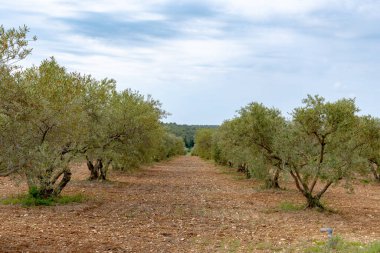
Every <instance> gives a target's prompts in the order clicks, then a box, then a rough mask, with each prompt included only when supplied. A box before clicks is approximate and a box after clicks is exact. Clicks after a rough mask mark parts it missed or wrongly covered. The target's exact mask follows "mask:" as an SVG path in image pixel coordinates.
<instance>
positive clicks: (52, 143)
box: [0, 58, 86, 195]
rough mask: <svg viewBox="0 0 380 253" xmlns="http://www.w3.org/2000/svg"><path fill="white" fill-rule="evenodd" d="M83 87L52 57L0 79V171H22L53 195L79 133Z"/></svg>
mask: <svg viewBox="0 0 380 253" xmlns="http://www.w3.org/2000/svg"><path fill="white" fill-rule="evenodd" d="M83 90H84V89H83V84H82V82H81V79H80V78H79V77H78V76H77V75H76V74H74V73H68V72H67V71H66V69H65V68H63V67H61V66H59V65H58V64H57V62H56V61H55V60H54V58H52V59H50V60H45V61H43V62H42V63H41V65H40V66H39V67H32V68H29V69H26V70H24V71H19V72H17V73H16V74H14V76H13V78H9V79H8V80H7V81H4V82H2V83H1V86H0V101H1V102H0V115H1V117H0V118H1V122H0V130H1V131H0V139H1V142H2V143H1V145H0V171H4V172H9V171H11V172H12V171H16V170H17V171H19V172H24V173H25V174H26V176H27V180H28V185H29V187H30V188H31V187H38V188H39V189H40V190H41V191H44V192H46V194H48V195H59V193H60V191H61V190H62V189H63V187H64V186H65V184H66V182H65V181H66V180H69V178H70V176H71V172H70V171H69V169H68V164H69V162H70V161H71V159H72V158H73V157H74V156H75V154H76V153H77V152H78V149H79V145H80V143H81V141H82V140H83V136H84V134H85V128H83V127H82V126H83V124H84V122H85V121H86V118H85V115H84V114H83V109H82V98H83ZM61 175H64V176H63V177H62V178H61V181H60V182H58V180H59V178H60V176H61Z"/></svg>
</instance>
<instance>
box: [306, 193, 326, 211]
mask: <svg viewBox="0 0 380 253" xmlns="http://www.w3.org/2000/svg"><path fill="white" fill-rule="evenodd" d="M305 197H306V199H307V206H306V208H310V209H313V208H319V209H321V210H324V209H325V207H324V206H323V205H322V203H321V201H320V198H319V197H318V196H312V194H306V196H305Z"/></svg>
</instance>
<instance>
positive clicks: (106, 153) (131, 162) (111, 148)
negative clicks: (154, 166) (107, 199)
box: [87, 90, 165, 180]
mask: <svg viewBox="0 0 380 253" xmlns="http://www.w3.org/2000/svg"><path fill="white" fill-rule="evenodd" d="M160 107H161V105H160V103H159V102H158V101H156V100H153V99H152V98H151V97H147V98H145V97H144V96H142V95H141V94H139V93H137V92H132V91H131V90H125V91H123V92H119V93H118V92H112V93H111V96H110V97H109V99H108V100H107V103H105V104H104V107H102V108H101V111H102V112H101V113H99V123H98V124H97V125H96V129H94V130H93V131H92V132H90V135H93V137H92V139H94V141H93V144H92V145H89V147H90V148H89V149H88V151H87V165H88V168H89V170H90V171H91V176H90V179H91V180H93V179H100V180H105V179H106V177H107V171H108V169H109V167H110V166H111V165H112V167H113V169H118V170H128V169H129V168H134V167H138V166H140V165H141V164H143V163H147V162H151V161H153V160H154V159H155V155H156V152H157V149H158V147H159V145H160V139H161V137H162V135H163V134H164V128H163V126H162V125H161V122H160V119H161V118H162V117H163V116H164V115H165V112H164V111H162V110H161V108H160ZM94 160H95V161H96V162H95V163H94Z"/></svg>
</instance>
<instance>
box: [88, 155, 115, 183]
mask: <svg viewBox="0 0 380 253" xmlns="http://www.w3.org/2000/svg"><path fill="white" fill-rule="evenodd" d="M86 159H87V168H88V170H89V171H90V177H89V180H90V181H92V180H101V181H102V180H107V173H108V168H109V166H110V164H111V160H107V161H106V163H105V164H103V159H102V158H97V159H96V162H95V165H94V163H93V162H92V161H91V160H90V159H89V158H88V157H86Z"/></svg>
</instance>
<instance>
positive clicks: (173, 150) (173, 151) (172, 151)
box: [155, 133, 186, 161]
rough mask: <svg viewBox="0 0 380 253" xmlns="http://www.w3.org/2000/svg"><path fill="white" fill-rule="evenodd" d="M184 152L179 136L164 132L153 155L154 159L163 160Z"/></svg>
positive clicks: (183, 144) (182, 142) (183, 145)
mask: <svg viewBox="0 0 380 253" xmlns="http://www.w3.org/2000/svg"><path fill="white" fill-rule="evenodd" d="M185 153H186V150H185V143H184V141H183V139H182V138H181V137H178V136H175V135H174V134H171V133H165V134H164V135H163V136H162V138H161V142H160V146H159V148H158V150H157V154H156V156H155V161H161V160H165V159H167V158H169V157H172V156H177V155H184V154H185Z"/></svg>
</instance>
